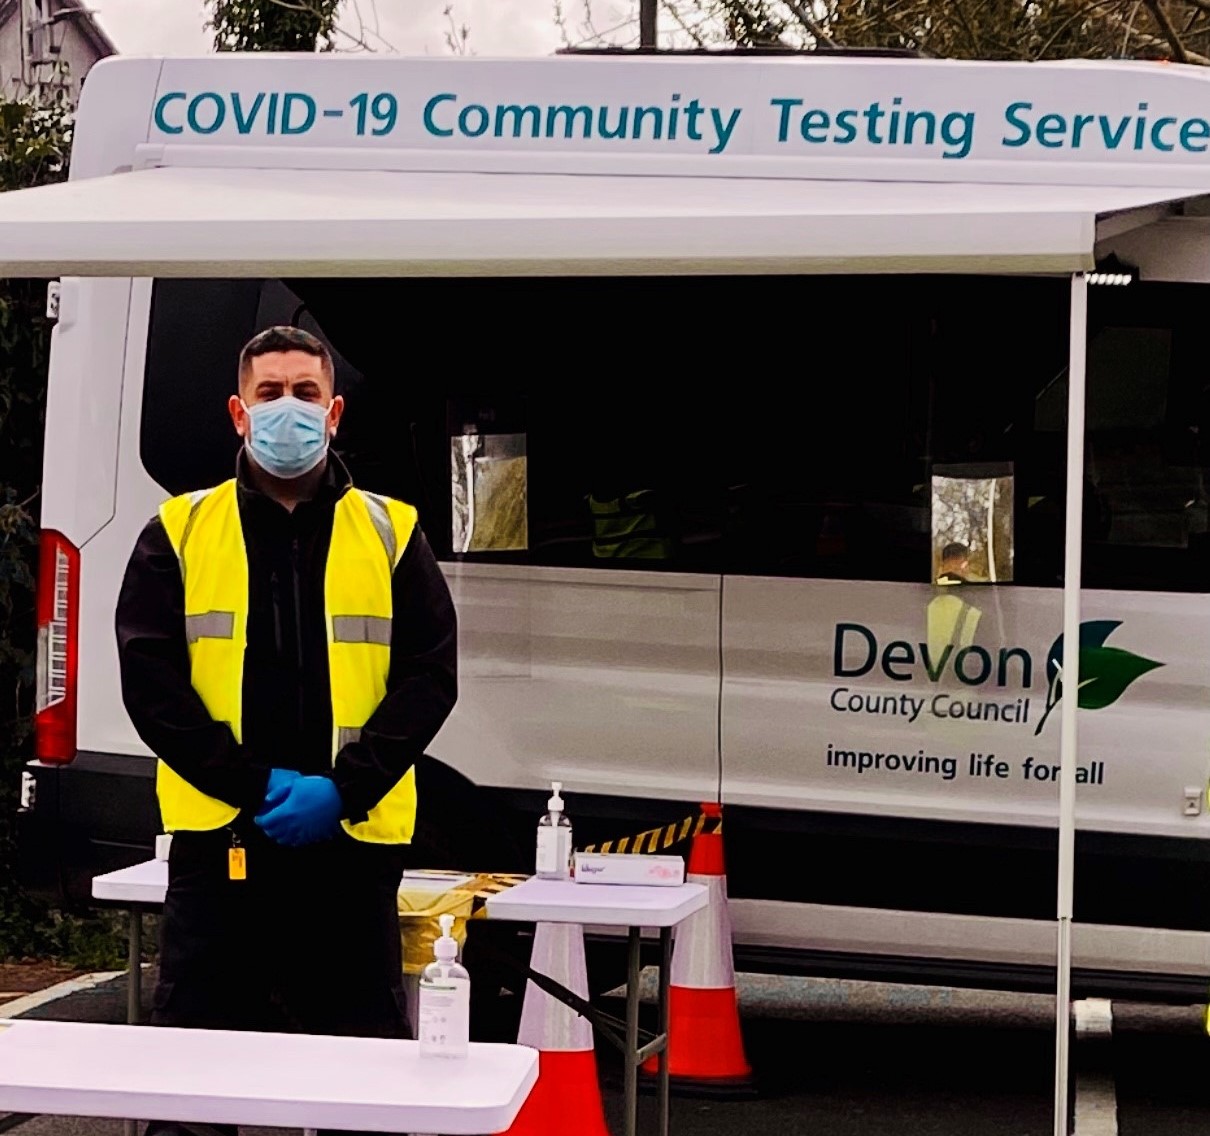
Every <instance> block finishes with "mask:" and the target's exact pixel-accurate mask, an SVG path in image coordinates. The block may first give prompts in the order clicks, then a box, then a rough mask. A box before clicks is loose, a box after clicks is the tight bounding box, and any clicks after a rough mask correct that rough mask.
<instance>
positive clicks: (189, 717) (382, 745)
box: [117, 454, 458, 822]
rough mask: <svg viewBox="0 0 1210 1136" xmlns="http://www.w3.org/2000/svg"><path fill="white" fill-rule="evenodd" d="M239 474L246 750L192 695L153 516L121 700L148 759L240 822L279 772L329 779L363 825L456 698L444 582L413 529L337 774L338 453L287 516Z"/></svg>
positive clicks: (181, 629)
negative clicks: (329, 586) (381, 689)
mask: <svg viewBox="0 0 1210 1136" xmlns="http://www.w3.org/2000/svg"><path fill="white" fill-rule="evenodd" d="M237 476H238V482H239V490H238V499H239V512H240V521H241V524H242V526H243V531H244V542H245V545H246V547H247V553H248V574H249V612H248V645H247V650H246V653H245V657H244V689H243V723H242V726H243V743H242V744H237V743H236V741H235V736H234V735H233V734H232V732H231V730H230V729H229V728H228V727H227V726H226V725H225V724H223V723H220V722H216V721H214V719H213V718H211V717H210V715H209V713H208V712H207V710H206V708H205V706H204V705H203V704H202V700H201V698H200V697H199V695H198V694H197V692H196V691H195V690H194V688H193V684H192V681H191V679H190V667H189V653H188V647H187V645H186V640H185V612H184V599H185V597H184V588H183V586H182V583H181V572H180V566H179V564H178V562H177V557H176V553H175V552H173V550H172V545H171V544H170V543H169V540H168V535H167V533H166V532H165V531H164V527H163V525H162V524H161V523H160V520H159V518H158V517H156V518H154V519H153V520H152V521H151V522H150V523H149V524H148V525H147V526H146V528H144V530H143V533H142V535H141V536H140V537H139V541H138V544H137V545H136V546H135V549H134V552H133V554H132V555H131V558H130V562H129V564H128V566H127V568H126V576H125V579H124V580H123V582H122V590H121V594H120V596H119V598H118V609H117V636H118V655H119V660H120V665H121V675H122V699H123V701H124V702H125V704H126V709H127V711H128V713H129V714H130V717H131V720H132V721H133V723H134V727H135V729H136V730H137V731H138V733H139V736H140V737H141V738H142V739H143V741H144V742H145V743H146V744H147V746H148V747H149V748H150V749H151V751H152V752H153V753H154V754H155V755H156V756H157V757H159V758H161V759H162V760H163V761H164V762H165V763H166V764H167V765H168V766H169V767H170V768H171V769H173V770H174V771H175V772H176V773H178V774H180V776H181V777H183V778H184V779H185V780H186V781H188V782H189V784H191V785H193V786H194V787H195V788H197V789H200V790H201V791H202V792H203V793H205V794H207V795H208V796H211V797H216V798H217V799H218V800H220V801H225V802H227V803H228V804H230V805H233V806H235V807H237V808H239V809H241V810H243V811H244V816H245V818H248V817H251V816H252V815H253V814H255V813H256V811H257V810H258V809H259V807H260V805H261V803H262V801H263V800H264V796H265V789H266V784H267V781H268V777H269V770H270V769H272V768H275V767H276V768H283V769H297V770H299V771H301V772H303V773H313V774H326V775H329V776H331V777H332V779H333V781H334V782H335V783H336V787H337V789H338V790H339V791H340V796H341V800H342V802H343V805H344V808H343V811H342V818H343V819H347V820H350V821H354V822H356V821H359V820H363V819H364V818H365V816H366V813H367V812H368V811H369V810H370V809H371V808H372V807H373V806H374V805H375V804H377V802H378V801H379V800H381V799H382V797H383V796H384V795H385V794H386V793H387V792H388V791H389V790H390V789H391V788H392V787H393V786H394V785H395V784H396V782H398V780H399V779H400V778H401V777H402V776H403V775H404V774H405V773H406V772H407V770H408V769H409V767H410V766H411V765H412V763H413V762H414V761H415V760H416V759H417V758H418V757H419V756H420V755H421V754H422V753H423V752H424V749H425V747H426V746H428V744H429V743H430V742H431V741H432V739H433V737H434V736H435V735H436V733H437V731H438V730H439V729H440V728H441V725H442V723H443V722H444V721H445V720H446V718H447V717H448V716H449V713H450V711H451V710H452V709H453V706H454V702H455V700H456V699H457V641H458V635H457V622H456V617H455V613H454V605H453V601H452V600H451V597H450V593H449V588H448V587H447V585H446V582H445V577H444V576H443V575H442V573H441V569H440V567H439V566H438V564H437V561H436V558H435V557H434V555H433V552H432V549H431V548H430V546H429V543H428V541H427V540H426V539H425V536H424V534H423V532H422V531H421V529H420V526H419V525H417V526H416V528H415V529H414V530H413V532H412V536H411V539H410V541H409V542H408V546H407V548H406V549H405V550H404V552H403V555H402V557H401V558H400V560H399V563H398V565H397V566H396V568H395V573H394V577H393V580H392V587H391V591H392V596H393V602H394V614H393V621H392V626H391V661H390V674H389V677H388V679H387V693H386V697H385V698H384V699H383V700H382V702H381V704H380V705H379V706H378V709H377V710H375V711H374V713H373V715H372V716H371V717H370V720H369V721H368V722H367V723H366V725H365V727H364V728H363V729H362V731H361V738H360V740H359V741H357V742H353V743H351V744H349V745H346V746H345V747H344V748H343V749H342V750H341V751H340V753H339V754H337V756H336V762H335V765H333V762H332V750H331V745H332V743H331V737H332V703H331V694H330V688H329V681H328V648H327V632H326V617H325V611H324V594H323V593H324V588H323V582H324V569H325V566H326V563H327V556H328V547H329V544H330V543H331V539H332V520H333V516H334V514H335V508H336V502H337V501H338V500H339V499H340V498H341V497H342V496H343V495H344V494H345V493H346V492H348V490H349V489H350V488H351V487H352V481H351V479H350V478H349V474H348V470H347V469H346V468H345V466H344V464H343V463H342V462H341V461H340V459H339V458H337V457H336V456H335V455H334V454H333V455H331V456H330V457H329V461H328V468H327V472H326V475H325V478H324V480H323V482H322V483H321V486H320V490H319V492H318V494H317V495H316V497H315V498H314V499H313V500H311V501H307V502H303V503H301V504H299V505H297V506H296V507H295V509H294V511H293V512H290V511H288V510H287V509H285V508H283V507H282V506H281V505H279V504H277V503H276V502H275V501H273V500H272V499H270V498H269V497H266V496H265V495H263V494H262V493H259V492H258V491H257V490H256V489H254V488H253V487H252V485H251V484H250V482H249V480H248V477H247V467H246V463H245V461H244V458H243V455H242V454H241V456H240V462H239V466H238V474H237Z"/></svg>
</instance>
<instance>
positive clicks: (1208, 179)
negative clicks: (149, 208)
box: [83, 55, 1210, 185]
mask: <svg viewBox="0 0 1210 1136" xmlns="http://www.w3.org/2000/svg"><path fill="white" fill-rule="evenodd" d="M129 62H131V63H138V62H141V61H138V60H133V61H129ZM122 65H123V61H122V60H120V59H118V60H114V61H112V62H105V63H102V64H101V65H99V67H98V69H97V71H96V72H95V79H94V78H90V82H89V84H86V85H85V88H84V95H83V99H84V102H85V104H86V105H87V104H90V103H93V102H95V101H96V100H100V99H103V98H105V95H106V83H105V82H102V81H100V80H101V78H102V76H105V75H108V74H111V73H113V72H116V71H117V70H118V69H120V68H121V66H122ZM114 109H115V108H113V107H111V108H110V111H111V113H112V112H113V110H114ZM138 109H139V111H140V112H141V114H142V115H144V116H145V117H144V118H142V121H143V122H146V123H147V128H146V134H145V137H144V141H145V142H147V143H151V144H153V145H162V146H165V147H175V146H183V145H184V146H190V147H214V146H239V147H241V148H243V147H249V146H254V147H261V148H264V147H271V148H273V149H278V150H281V149H286V148H323V149H332V148H337V149H359V150H373V151H378V152H382V151H384V150H392V151H401V150H402V151H409V152H412V153H428V154H433V155H440V156H441V157H442V158H443V159H446V158H450V157H453V156H454V155H458V156H459V160H460V161H461V162H464V163H465V162H467V161H470V162H472V163H473V162H475V161H476V160H478V159H482V160H483V161H484V162H485V163H486V166H487V167H490V166H491V165H492V164H493V163H494V162H498V161H499V160H501V159H504V158H506V157H507V156H508V155H520V154H524V155H529V156H540V157H542V158H544V159H551V160H554V161H557V162H560V163H565V162H566V161H567V160H568V159H570V158H572V157H573V156H574V157H576V158H578V159H581V160H583V161H586V162H588V163H589V165H590V167H591V168H593V169H594V170H596V172H604V167H603V165H602V163H608V164H609V166H610V167H611V169H612V171H613V172H622V171H621V170H620V168H619V163H620V164H622V165H626V164H628V163H633V162H638V163H639V164H640V166H641V165H642V163H643V162H658V163H660V164H661V165H663V164H664V163H666V162H667V161H669V160H672V161H674V162H676V163H677V164H678V165H682V166H684V165H689V166H692V167H694V169H693V170H690V169H684V170H682V171H681V172H699V171H700V172H703V173H706V172H708V173H711V174H714V175H718V174H728V173H730V172H732V168H733V167H735V170H734V172H737V173H738V172H746V171H741V170H740V169H739V168H738V167H740V166H743V167H748V168H752V167H753V166H754V165H755V166H757V167H764V168H765V170H766V172H768V173H772V174H774V176H800V177H811V178H815V177H834V176H839V177H867V176H870V177H893V178H904V177H922V178H924V179H925V180H980V181H993V180H1005V177H1006V176H1007V178H1008V180H1014V181H1017V180H1025V181H1037V182H1052V183H1053V182H1056V181H1067V182H1079V183H1084V184H1123V181H1122V172H1121V171H1122V170H1123V169H1130V170H1133V171H1135V172H1136V174H1135V176H1142V177H1143V180H1144V181H1147V180H1149V179H1148V177H1147V176H1146V173H1145V171H1155V172H1156V173H1157V174H1158V175H1160V176H1161V177H1162V180H1163V181H1164V183H1166V184H1172V181H1173V177H1174V175H1175V176H1176V177H1177V178H1178V179H1179V180H1180V181H1181V182H1182V183H1184V184H1197V185H1205V184H1208V183H1210V74H1207V72H1206V71H1205V70H1203V69H1202V68H1198V67H1183V66H1178V65H1173V66H1167V65H1162V64H1157V63H1144V62H1088V61H1070V62H1060V63H969V62H961V61H953V60H941V61H939V60H918V59H885V58H853V57H842V58H829V57H827V56H826V55H824V56H820V57H819V58H817V59H813V60H812V61H811V62H810V63H804V62H803V61H802V59H801V58H797V57H791V58H777V57H771V56H759V57H756V58H751V59H745V58H738V57H736V56H732V57H730V58H725V59H707V58H703V57H702V56H674V57H666V56H647V57H638V58H624V57H618V56H604V57H592V56H566V57H547V58H541V59H513V60H500V59H444V60H435V59H400V58H391V59H386V58H364V57H358V58H355V59H350V58H347V57H346V58H332V57H323V56H320V57H307V58H305V59H303V58H299V57H292V56H259V57H257V56H252V57H249V56H243V57H240V56H221V55H220V56H211V57H206V58H201V59H168V60H164V61H162V62H161V63H160V65H159V70H158V76H157V80H156V85H155V90H154V95H153V97H152V99H151V106H150V107H147V106H145V105H144V106H143V107H140V108H138ZM134 111H135V108H133V107H132V108H131V112H132V113H134ZM858 166H860V167H863V168H866V169H868V170H869V171H870V172H869V173H865V172H863V173H857V172H855V168H856V167H858ZM529 168H530V169H532V168H533V167H532V166H531V167H529ZM790 169H795V170H796V171H797V172H796V173H788V172H787V171H788V170H790ZM878 171H882V172H878ZM1006 171H1007V173H1006ZM636 172H640V171H639V170H636Z"/></svg>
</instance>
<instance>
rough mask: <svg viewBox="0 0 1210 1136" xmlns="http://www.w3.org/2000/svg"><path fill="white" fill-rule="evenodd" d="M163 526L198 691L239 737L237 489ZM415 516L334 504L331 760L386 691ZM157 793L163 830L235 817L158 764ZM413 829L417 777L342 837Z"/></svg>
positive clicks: (392, 840)
mask: <svg viewBox="0 0 1210 1136" xmlns="http://www.w3.org/2000/svg"><path fill="white" fill-rule="evenodd" d="M160 520H161V521H162V523H163V525H164V530H165V532H167V534H168V539H169V541H170V542H171V544H172V547H173V549H174V551H175V552H176V554H177V558H178V560H179V561H180V564H181V576H182V579H183V581H184V587H185V638H186V641H187V642H188V645H189V662H190V670H191V676H192V680H193V686H194V689H196V690H197V692H198V694H199V696H200V697H201V699H202V702H203V703H204V704H205V706H206V709H207V710H208V711H209V712H210V715H211V717H213V718H214V719H215V721H218V722H225V723H226V724H227V725H228V726H229V727H230V728H231V732H232V733H233V734H234V735H235V739H236V741H237V742H238V741H242V740H243V727H242V722H243V688H244V654H245V650H246V648H247V643H248V556H247V551H246V549H245V546H244V534H243V528H242V526H241V523H240V516H239V501H238V494H237V491H236V483H235V481H234V480H232V481H227V482H224V483H223V484H222V485H220V486H218V487H217V488H215V489H211V490H203V491H201V492H199V493H190V494H185V495H183V496H180V497H175V498H173V499H172V500H171V501H168V502H166V503H165V504H164V505H163V506H162V507H161V509H160ZM415 524H416V510H415V509H413V508H412V507H411V506H410V505H405V504H403V503H402V502H399V501H393V500H391V499H389V498H386V497H379V496H377V495H375V494H370V493H364V492H362V491H360V490H357V489H351V490H349V491H348V492H347V493H346V494H345V495H344V496H343V497H341V499H340V501H339V502H337V505H336V509H335V513H334V515H333V521H332V542H331V545H330V547H329V550H328V561H327V564H326V566H325V569H324V607H325V615H326V623H327V631H328V674H329V682H330V686H331V694H332V723H333V725H332V756H333V760H335V757H336V754H338V753H339V752H340V750H341V749H342V748H343V747H344V746H345V745H347V744H349V743H350V742H354V741H356V740H357V739H358V738H359V737H360V735H361V727H362V726H364V725H365V723H366V722H367V721H368V720H369V718H370V715H371V714H373V713H374V711H375V710H376V709H377V707H378V704H379V703H380V702H381V701H382V699H383V696H384V695H385V694H386V682H387V674H388V671H389V669H390V660H391V616H392V595H391V576H392V574H393V573H394V570H395V565H396V564H397V563H398V560H399V557H400V556H401V555H402V552H403V550H404V549H405V548H407V544H408V540H409V539H410V538H411V535H412V529H413V527H414V526H415ZM156 794H157V796H158V798H159V802H160V813H161V816H162V818H163V824H164V831H165V832H174V831H177V830H185V831H206V830H210V829H215V828H221V827H222V826H223V825H226V824H230V823H231V821H233V820H234V819H235V817H236V816H237V815H238V812H239V810H238V809H236V808H235V807H234V806H232V805H229V804H227V803H226V802H224V801H220V800H217V799H215V798H214V797H210V796H207V795H206V794H205V793H203V792H202V791H201V790H199V789H197V788H195V787H194V786H192V785H190V784H189V782H188V781H186V780H185V779H184V778H183V777H181V776H180V775H179V774H177V773H175V772H173V770H172V769H171V768H170V767H169V766H168V765H167V764H165V763H164V762H163V761H160V762H158V764H157V768H156ZM415 823H416V774H415V770H414V769H410V770H408V772H407V773H406V774H405V775H404V776H403V777H402V778H401V779H400V780H399V781H398V782H397V783H396V784H395V786H394V787H393V788H392V789H391V790H390V791H389V792H388V793H387V794H386V796H385V797H383V798H382V800H380V801H379V802H378V804H377V805H375V806H374V808H372V809H371V810H370V813H369V816H368V818H367V819H366V820H364V821H362V822H361V823H359V824H350V823H349V822H348V821H343V822H342V824H343V826H344V828H345V831H346V832H348V833H349V834H350V835H351V836H353V837H355V838H356V839H358V840H362V841H365V842H367V843H372V844H406V843H408V842H409V841H410V840H411V838H412V832H413V830H414V828H415Z"/></svg>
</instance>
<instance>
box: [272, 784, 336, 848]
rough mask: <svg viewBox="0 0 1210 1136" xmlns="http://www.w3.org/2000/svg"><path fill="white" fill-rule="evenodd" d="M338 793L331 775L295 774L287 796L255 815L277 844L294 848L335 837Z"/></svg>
mask: <svg viewBox="0 0 1210 1136" xmlns="http://www.w3.org/2000/svg"><path fill="white" fill-rule="evenodd" d="M340 807H341V801H340V792H339V790H337V788H336V785H335V783H334V782H333V781H332V779H331V778H330V777H297V778H295V779H294V780H293V781H291V782H290V784H289V786H288V788H287V790H286V799H285V800H284V801H282V803H281V804H279V805H277V806H276V807H275V808H272V809H270V810H269V811H268V812H267V813H263V814H261V815H259V816H257V818H256V823H257V824H259V825H260V826H261V828H263V829H264V830H265V832H266V833H268V834H269V836H270V837H272V838H273V839H274V840H276V841H277V842H278V844H285V845H288V846H289V847H291V848H296V847H298V846H299V845H301V844H314V843H315V842H316V841H319V840H327V839H328V838H329V837H332V836H335V835H336V831H337V828H338V826H339V823H340Z"/></svg>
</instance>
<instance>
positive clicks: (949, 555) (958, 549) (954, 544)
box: [941, 540, 971, 560]
mask: <svg viewBox="0 0 1210 1136" xmlns="http://www.w3.org/2000/svg"><path fill="white" fill-rule="evenodd" d="M970 554H971V550H970V549H969V548H967V547H966V545H965V544H962V543H960V542H959V541H956V540H955V541H951V542H950V543H949V544H947V545H946V546H945V547H944V548H943V549H942V550H941V559H942V560H965V559H966V558H967V557H969V556H970Z"/></svg>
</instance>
